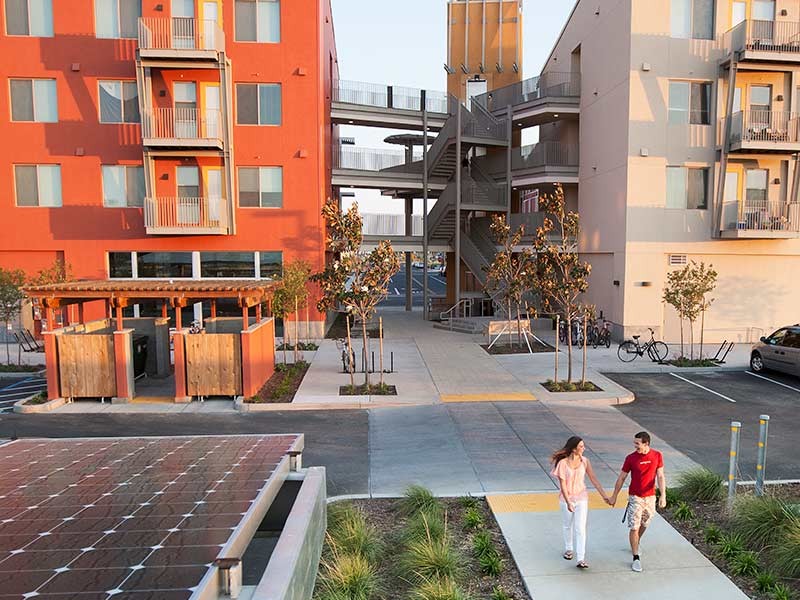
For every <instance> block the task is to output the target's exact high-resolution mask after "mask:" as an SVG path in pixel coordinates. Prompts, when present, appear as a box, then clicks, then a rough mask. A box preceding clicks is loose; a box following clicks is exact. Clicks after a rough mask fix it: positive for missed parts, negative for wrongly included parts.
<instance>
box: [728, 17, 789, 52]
mask: <svg viewBox="0 0 800 600" xmlns="http://www.w3.org/2000/svg"><path fill="white" fill-rule="evenodd" d="M723 43H724V48H726V49H728V50H729V51H730V53H731V54H734V55H736V56H737V60H739V61H745V62H746V61H755V62H784V63H785V62H792V63H800V23H798V22H796V21H754V20H748V21H742V22H741V23H739V24H738V25H737V26H736V27H734V28H733V29H731V30H730V31H728V32H727V33H726V34H725V38H724V41H723Z"/></svg>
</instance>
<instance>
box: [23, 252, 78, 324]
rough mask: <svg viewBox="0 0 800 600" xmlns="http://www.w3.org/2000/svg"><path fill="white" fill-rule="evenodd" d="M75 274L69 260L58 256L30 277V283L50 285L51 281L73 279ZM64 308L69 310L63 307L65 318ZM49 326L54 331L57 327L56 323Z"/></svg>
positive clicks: (61, 281) (60, 281)
mask: <svg viewBox="0 0 800 600" xmlns="http://www.w3.org/2000/svg"><path fill="white" fill-rule="evenodd" d="M73 279H74V276H73V274H72V265H70V264H69V263H67V262H64V260H63V259H61V258H57V259H56V260H54V261H53V264H52V265H50V266H49V267H47V268H45V269H41V270H40V271H37V272H36V274H35V275H33V276H32V277H30V278H29V279H28V284H29V285H49V284H51V283H64V282H65V281H72V280H73ZM64 310H68V309H67V308H62V309H61V317H62V319H65V316H64V313H63V311H64ZM47 326H48V327H49V328H50V330H51V331H52V330H53V329H55V323H48V324H47Z"/></svg>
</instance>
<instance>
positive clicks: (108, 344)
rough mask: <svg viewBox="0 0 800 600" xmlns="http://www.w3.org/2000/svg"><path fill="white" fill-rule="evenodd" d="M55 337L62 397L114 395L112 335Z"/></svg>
mask: <svg viewBox="0 0 800 600" xmlns="http://www.w3.org/2000/svg"><path fill="white" fill-rule="evenodd" d="M57 340H58V357H59V361H58V367H59V375H60V378H61V394H62V396H63V397H65V398H111V397H113V396H116V394H117V379H116V374H115V363H114V335H113V334H63V335H59V336H58V337H57Z"/></svg>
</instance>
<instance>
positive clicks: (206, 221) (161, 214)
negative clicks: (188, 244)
mask: <svg viewBox="0 0 800 600" xmlns="http://www.w3.org/2000/svg"><path fill="white" fill-rule="evenodd" d="M144 223H145V226H146V227H165V228H166V227H169V228H180V229H189V230H190V229H196V228H213V227H225V226H226V224H227V206H226V201H225V199H224V198H206V197H196V198H186V197H175V196H172V197H165V196H158V197H150V198H145V202H144Z"/></svg>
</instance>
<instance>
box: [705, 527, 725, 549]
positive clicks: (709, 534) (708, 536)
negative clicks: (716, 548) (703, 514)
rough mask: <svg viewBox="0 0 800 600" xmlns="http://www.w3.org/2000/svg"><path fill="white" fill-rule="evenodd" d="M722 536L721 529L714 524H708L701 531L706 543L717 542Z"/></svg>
mask: <svg viewBox="0 0 800 600" xmlns="http://www.w3.org/2000/svg"><path fill="white" fill-rule="evenodd" d="M721 537H722V530H721V529H720V528H719V527H717V526H716V525H713V524H712V525H709V526H708V527H706V529H705V531H704V532H703V538H704V539H705V540H706V544H717V543H719V540H720V538H721Z"/></svg>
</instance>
